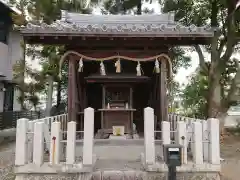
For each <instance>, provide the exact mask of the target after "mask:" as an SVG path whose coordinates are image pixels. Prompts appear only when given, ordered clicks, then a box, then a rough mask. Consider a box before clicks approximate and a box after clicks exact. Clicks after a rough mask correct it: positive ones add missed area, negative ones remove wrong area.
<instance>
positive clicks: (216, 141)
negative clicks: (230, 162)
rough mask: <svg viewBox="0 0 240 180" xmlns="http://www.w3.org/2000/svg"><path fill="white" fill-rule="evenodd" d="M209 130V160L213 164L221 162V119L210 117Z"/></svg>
mask: <svg viewBox="0 0 240 180" xmlns="http://www.w3.org/2000/svg"><path fill="white" fill-rule="evenodd" d="M207 124H208V131H209V141H210V144H209V162H210V163H211V164H220V138H219V136H220V132H219V120H218V119H214V118H210V119H208V120H207Z"/></svg>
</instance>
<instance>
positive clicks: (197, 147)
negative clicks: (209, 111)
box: [15, 107, 220, 166]
mask: <svg viewBox="0 0 240 180" xmlns="http://www.w3.org/2000/svg"><path fill="white" fill-rule="evenodd" d="M170 120H171V122H166V121H163V122H162V130H161V134H162V143H163V144H170V143H171V142H172V140H171V136H170V135H171V132H173V133H174V139H173V141H174V143H178V144H181V145H183V147H184V150H183V163H184V164H187V163H188V162H189V161H191V162H193V163H194V164H202V163H203V162H204V161H205V162H208V163H210V164H220V144H219V121H218V120H217V119H208V120H204V121H203V120H192V119H190V118H185V120H179V117H177V116H176V115H171V118H170ZM50 126H51V127H50ZM171 127H174V128H175V129H173V128H171ZM190 127H191V128H190ZM49 130H50V132H49ZM64 132H67V133H65V136H66V140H64V143H65V142H66V144H67V145H66V157H64V158H63V157H62V156H61V154H62V151H63V148H62V144H63V138H64V136H63V135H62V133H64ZM16 133H17V134H16V158H15V165H17V166H21V165H26V164H29V163H33V164H35V165H41V164H43V163H44V162H45V161H44V156H45V152H44V141H48V143H49V146H50V147H49V152H50V153H49V154H50V155H49V157H48V161H47V162H48V163H50V164H60V161H61V163H62V162H64V163H65V164H69V165H71V164H76V163H77V161H76V152H75V151H76V133H77V131H76V122H73V121H71V122H68V119H67V115H65V114H64V115H59V116H55V117H49V118H44V119H39V120H35V121H29V120H28V119H19V120H18V122H17V132H16ZM154 133H155V131H154V110H153V109H152V108H150V107H148V108H145V109H144V147H145V148H144V149H145V152H144V154H145V156H144V157H145V159H144V161H145V163H146V164H154V163H155V161H156V153H155V136H154ZM28 134H31V135H32V136H30V137H31V138H30V139H29V137H28ZM46 134H47V135H46ZM47 136H48V137H47ZM205 136H206V137H205ZM47 139H48V140H47ZM205 139H207V140H205ZM93 140H94V110H93V109H92V108H86V109H85V110H84V137H83V153H82V158H83V159H82V161H81V162H80V163H82V164H83V165H92V163H93V143H94V141H93ZM128 141H129V140H128ZM188 147H189V148H190V147H191V148H190V152H191V153H192V156H193V159H188V151H187V149H188Z"/></svg>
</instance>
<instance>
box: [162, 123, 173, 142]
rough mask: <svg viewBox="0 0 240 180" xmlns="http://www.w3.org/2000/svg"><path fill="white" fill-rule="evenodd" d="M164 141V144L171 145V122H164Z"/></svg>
mask: <svg viewBox="0 0 240 180" xmlns="http://www.w3.org/2000/svg"><path fill="white" fill-rule="evenodd" d="M162 140H163V144H170V143H171V140H170V122H167V121H162Z"/></svg>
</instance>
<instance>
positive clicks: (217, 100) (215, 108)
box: [208, 74, 222, 118]
mask: <svg viewBox="0 0 240 180" xmlns="http://www.w3.org/2000/svg"><path fill="white" fill-rule="evenodd" d="M221 102H222V101H221V85H220V76H219V75H212V74H209V91H208V117H209V118H215V117H217V116H218V115H219V113H220V112H221Z"/></svg>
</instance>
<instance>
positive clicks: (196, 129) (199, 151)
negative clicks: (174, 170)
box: [192, 122, 203, 164]
mask: <svg viewBox="0 0 240 180" xmlns="http://www.w3.org/2000/svg"><path fill="white" fill-rule="evenodd" d="M192 137H193V138H192V140H193V143H192V146H193V149H192V153H193V162H194V164H203V145H202V123H201V122H193V136H192Z"/></svg>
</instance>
